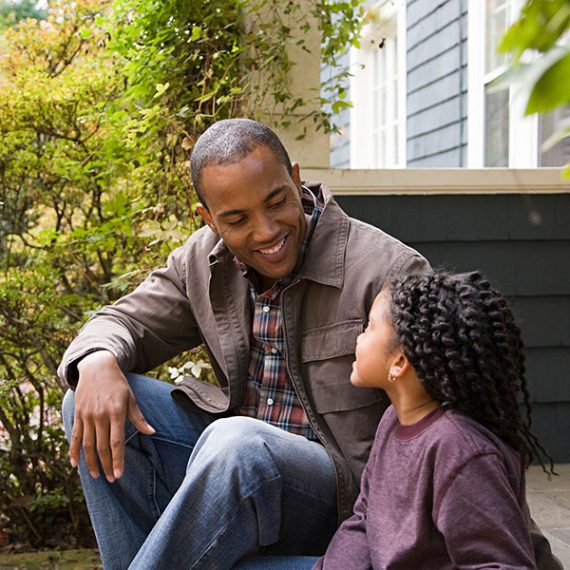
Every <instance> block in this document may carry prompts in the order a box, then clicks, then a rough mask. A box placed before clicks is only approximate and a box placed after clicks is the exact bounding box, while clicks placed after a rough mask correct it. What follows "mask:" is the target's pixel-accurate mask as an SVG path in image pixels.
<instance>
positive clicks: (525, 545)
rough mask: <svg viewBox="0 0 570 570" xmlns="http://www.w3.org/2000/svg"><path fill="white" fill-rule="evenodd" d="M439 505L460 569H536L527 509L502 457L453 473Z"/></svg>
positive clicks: (440, 522) (437, 513) (441, 526)
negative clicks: (510, 478) (517, 492)
mask: <svg viewBox="0 0 570 570" xmlns="http://www.w3.org/2000/svg"><path fill="white" fill-rule="evenodd" d="M435 500H436V503H435V505H434V507H435V508H434V520H435V524H436V526H437V528H438V530H439V531H440V532H441V533H442V535H443V536H444V537H445V541H446V545H447V549H448V552H449V555H450V557H451V559H452V560H453V563H454V565H455V566H456V567H457V568H469V569H470V570H476V569H480V570H482V569H491V568H492V569H494V570H515V569H517V570H522V569H525V570H528V569H535V568H536V564H535V559H534V552H533V548H532V543H531V538H530V533H529V518H528V509H527V508H526V503H525V501H524V498H523V499H520V498H519V497H517V494H516V493H515V491H514V489H513V485H512V484H511V483H510V482H509V477H508V474H507V470H506V467H505V464H504V462H503V460H502V458H501V457H500V456H498V455H497V454H483V455H477V456H475V457H474V458H472V459H471V460H469V461H468V462H467V463H466V464H464V465H462V466H461V467H459V468H458V469H457V470H456V472H455V473H453V474H451V477H450V478H449V480H448V482H447V483H446V485H445V487H443V488H442V490H441V493H440V496H439V497H438V496H436V497H435ZM521 503H522V504H521Z"/></svg>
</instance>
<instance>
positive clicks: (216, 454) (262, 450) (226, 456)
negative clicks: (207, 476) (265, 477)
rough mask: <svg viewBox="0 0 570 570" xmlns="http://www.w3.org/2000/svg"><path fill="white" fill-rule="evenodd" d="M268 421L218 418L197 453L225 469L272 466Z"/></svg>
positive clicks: (197, 455)
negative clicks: (267, 432) (267, 433)
mask: <svg viewBox="0 0 570 570" xmlns="http://www.w3.org/2000/svg"><path fill="white" fill-rule="evenodd" d="M266 428H267V425H266V424H264V423H263V422H260V421H259V420H255V419H253V418H248V417H241V416H236V417H231V418H223V419H219V420H216V421H215V422H213V423H212V424H210V425H209V426H208V427H207V428H206V429H205V430H204V433H203V434H202V436H201V437H200V439H199V440H198V444H197V445H196V448H195V449H194V456H195V457H196V458H199V461H205V462H209V463H211V464H212V466H219V467H220V468H223V469H236V468H239V469H240V470H243V469H246V470H248V471H250V472H251V471H255V470H257V467H259V466H260V465H261V464H263V465H264V468H265V469H266V470H267V469H268V468H269V469H268V470H270V471H271V469H270V464H271V463H272V460H271V454H270V453H269V448H270V442H269V441H268V438H267V436H266V433H265V432H266V431H267V430H266Z"/></svg>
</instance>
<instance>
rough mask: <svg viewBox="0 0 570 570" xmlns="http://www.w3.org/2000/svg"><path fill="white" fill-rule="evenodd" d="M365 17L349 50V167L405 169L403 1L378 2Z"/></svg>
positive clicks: (385, 0) (383, 0) (386, 0)
mask: <svg viewBox="0 0 570 570" xmlns="http://www.w3.org/2000/svg"><path fill="white" fill-rule="evenodd" d="M368 14H369V20H370V22H369V23H367V24H366V25H365V27H364V30H363V35H362V38H361V42H360V45H361V47H360V49H353V50H351V64H350V70H351V73H352V75H353V77H352V78H351V83H350V93H351V95H352V103H353V107H352V109H351V111H350V125H351V127H350V132H351V139H350V167H351V168H392V167H398V166H405V131H404V128H405V119H404V117H405V115H404V111H405V109H404V102H405V97H406V95H405V85H404V81H403V78H404V76H405V74H404V73H403V70H404V62H405V53H404V51H403V49H404V43H403V42H402V41H401V38H402V37H405V35H403V34H405V28H404V25H405V22H404V16H405V2H396V3H395V2H393V1H390V0H382V1H381V2H378V3H376V4H374V5H373V6H372V7H370V8H369V10H368Z"/></svg>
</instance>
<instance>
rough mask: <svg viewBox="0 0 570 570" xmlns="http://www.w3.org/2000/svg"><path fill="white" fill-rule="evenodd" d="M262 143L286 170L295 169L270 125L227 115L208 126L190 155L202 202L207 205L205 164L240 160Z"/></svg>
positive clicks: (194, 180) (195, 185)
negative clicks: (203, 178)
mask: <svg viewBox="0 0 570 570" xmlns="http://www.w3.org/2000/svg"><path fill="white" fill-rule="evenodd" d="M260 146H265V147H267V148H268V149H270V150H271V151H272V152H273V154H274V155H275V158H276V159H277V160H278V161H279V162H280V163H281V164H282V165H283V166H284V167H285V168H286V169H287V172H289V174H291V173H292V171H293V168H292V166H291V160H290V158H289V155H288V154H287V151H286V150H285V147H284V146H283V143H282V142H281V141H280V140H279V137H278V136H277V135H276V134H275V133H274V132H273V131H272V130H271V129H270V128H269V127H266V126H265V125H263V124H261V123H258V122H257V121H252V120H251V119H224V120H222V121H218V122H217V123H214V124H213V125H212V126H211V127H209V128H208V129H206V130H205V131H204V133H203V134H202V135H201V136H200V138H199V139H198V141H197V142H196V144H195V145H194V149H193V150H192V155H191V157H190V172H191V174H192V184H193V185H194V190H195V191H196V194H197V195H198V199H199V200H200V202H202V203H203V204H204V206H206V207H207V205H206V200H205V196H204V191H203V188H202V185H201V184H202V171H203V170H204V168H206V166H211V165H219V164H233V163H236V162H239V161H240V160H242V159H243V158H245V157H246V156H247V155H248V154H249V153H251V152H252V151H253V150H255V149H256V148H258V147H260Z"/></svg>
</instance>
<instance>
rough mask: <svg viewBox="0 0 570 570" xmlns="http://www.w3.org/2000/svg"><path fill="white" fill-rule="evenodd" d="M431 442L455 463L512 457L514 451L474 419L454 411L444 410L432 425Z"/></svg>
mask: <svg viewBox="0 0 570 570" xmlns="http://www.w3.org/2000/svg"><path fill="white" fill-rule="evenodd" d="M433 429H434V433H433V434H432V435H433V440H432V442H433V443H434V444H436V446H437V447H438V448H439V451H440V452H441V451H445V450H447V451H450V452H452V455H453V456H454V458H455V459H456V460H457V461H465V460H468V459H469V458H470V457H476V456H481V455H485V454H494V455H499V456H508V457H509V458H510V456H512V455H513V454H514V453H515V452H514V450H513V449H512V448H511V447H510V446H509V445H508V444H507V443H505V442H504V441H503V440H502V439H501V438H499V437H498V436H497V435H495V434H494V433H493V432H492V431H490V430H489V429H487V428H486V427H485V426H483V425H481V424H480V423H479V422H477V421H475V420H474V419H472V418H470V417H469V416H466V415H465V414H462V413H461V412H457V411H454V410H449V409H447V410H445V413H444V414H442V415H441V418H439V420H438V421H437V422H435V423H434V425H433Z"/></svg>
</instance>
